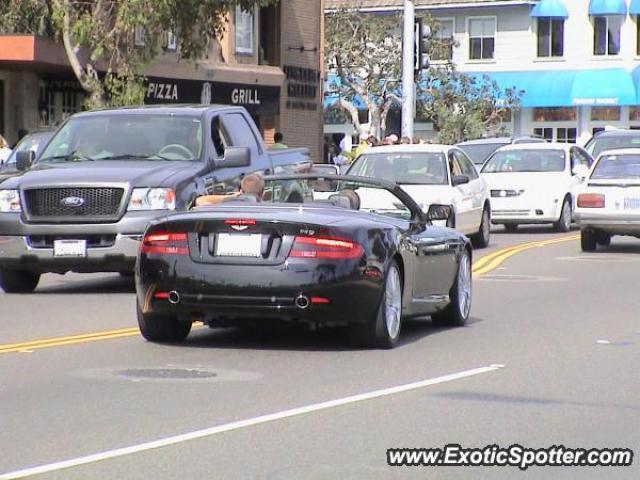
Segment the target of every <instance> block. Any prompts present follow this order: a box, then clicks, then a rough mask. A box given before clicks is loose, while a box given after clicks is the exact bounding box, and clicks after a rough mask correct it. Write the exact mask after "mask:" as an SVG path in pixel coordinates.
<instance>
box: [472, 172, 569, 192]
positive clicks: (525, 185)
mask: <svg viewBox="0 0 640 480" xmlns="http://www.w3.org/2000/svg"><path fill="white" fill-rule="evenodd" d="M482 178H484V180H485V181H486V182H487V186H488V187H489V189H490V190H513V189H523V190H525V191H532V190H534V191H549V190H555V189H562V188H566V187H567V185H568V184H569V183H570V179H571V177H569V176H568V175H567V174H565V173H563V172H542V173H524V172H523V173H520V172H513V173H483V174H482Z"/></svg>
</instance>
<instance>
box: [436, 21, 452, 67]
mask: <svg viewBox="0 0 640 480" xmlns="http://www.w3.org/2000/svg"><path fill="white" fill-rule="evenodd" d="M453 33H454V23H453V19H452V18H447V19H445V18H441V19H438V31H437V32H436V35H435V39H436V42H435V45H434V49H433V52H432V53H431V60H434V61H441V62H442V61H451V60H452V59H453Z"/></svg>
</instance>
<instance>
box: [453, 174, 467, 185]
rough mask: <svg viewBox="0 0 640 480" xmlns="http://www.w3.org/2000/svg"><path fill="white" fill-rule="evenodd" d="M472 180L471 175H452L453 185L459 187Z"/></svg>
mask: <svg viewBox="0 0 640 480" xmlns="http://www.w3.org/2000/svg"><path fill="white" fill-rule="evenodd" d="M470 180H471V179H470V178H469V175H454V176H453V177H451V185H453V186H454V187H457V186H458V185H464V184H465V183H469V181H470Z"/></svg>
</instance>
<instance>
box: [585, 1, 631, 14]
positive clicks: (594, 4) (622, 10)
mask: <svg viewBox="0 0 640 480" xmlns="http://www.w3.org/2000/svg"><path fill="white" fill-rule="evenodd" d="M626 14H627V3H626V2H625V0H590V1H589V15H598V16H599V15H626Z"/></svg>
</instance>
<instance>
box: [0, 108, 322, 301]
mask: <svg viewBox="0 0 640 480" xmlns="http://www.w3.org/2000/svg"><path fill="white" fill-rule="evenodd" d="M32 159H33V153H32V152H30V151H23V152H18V153H17V154H16V166H17V168H18V170H20V171H24V170H25V169H27V168H28V167H29V165H30V162H31V160H32ZM300 165H308V166H309V167H310V161H309V155H308V151H307V149H295V148H294V149H292V148H289V149H283V150H278V151H273V152H268V151H267V148H266V146H265V145H264V143H263V142H262V139H261V136H260V132H259V131H258V129H257V128H256V126H255V124H254V123H253V120H252V119H251V117H250V116H249V114H248V113H247V111H246V110H245V109H243V108H241V107H228V106H216V105H211V106H193V107H189V106H171V107H142V108H127V109H115V110H103V111H95V112H85V113H80V114H77V115H74V116H72V117H71V118H70V119H68V120H67V121H66V122H65V123H64V124H63V125H62V126H61V127H60V128H59V129H58V130H57V132H56V134H55V135H54V137H53V138H52V139H51V140H50V141H49V143H48V144H47V146H46V148H45V149H44V150H43V151H42V153H41V154H40V156H39V157H38V159H37V160H36V161H35V163H34V164H33V166H32V167H31V168H30V169H29V170H28V171H26V172H25V173H24V174H22V175H21V176H19V177H14V178H9V179H8V180H5V182H3V183H2V184H1V185H0V287H2V288H3V289H4V290H5V291H6V292H29V291H32V290H34V289H35V288H36V286H37V284H38V281H39V278H40V275H41V274H42V273H46V272H54V273H65V272H68V271H74V272H121V273H124V274H128V273H130V272H133V267H134V264H135V261H136V257H137V254H138V249H139V244H140V240H141V239H142V235H143V233H144V231H145V229H146V227H147V225H148V223H149V221H150V220H153V219H155V218H158V217H161V216H165V215H167V214H168V213H171V212H174V211H176V210H178V211H179V210H186V209H188V208H189V207H190V206H191V204H192V203H193V201H194V199H195V197H196V196H198V195H202V194H205V193H216V192H225V191H230V190H235V189H237V187H238V184H239V177H240V176H241V175H243V174H246V173H250V172H261V173H274V172H285V173H286V172H288V171H294V170H296V169H297V168H298V167H299V166H300ZM290 193H291V198H290V200H299V198H301V197H302V192H296V191H291V192H290Z"/></svg>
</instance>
